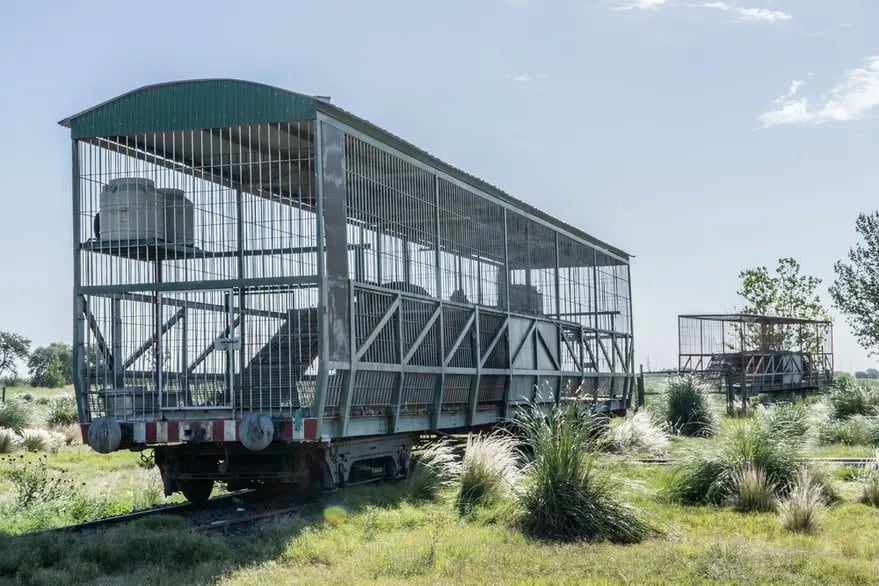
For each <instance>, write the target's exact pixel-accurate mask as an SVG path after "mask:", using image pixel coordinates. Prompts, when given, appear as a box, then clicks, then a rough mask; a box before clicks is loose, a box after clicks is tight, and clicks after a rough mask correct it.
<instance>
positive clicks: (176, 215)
mask: <svg viewBox="0 0 879 586" xmlns="http://www.w3.org/2000/svg"><path fill="white" fill-rule="evenodd" d="M158 192H159V194H160V195H162V196H163V197H164V205H165V235H164V239H165V241H166V242H173V243H174V244H184V245H187V246H192V245H193V244H195V223H194V220H193V218H194V216H195V206H194V205H193V204H192V202H191V201H189V200H188V199H186V196H185V195H184V191H183V190H182V189H170V188H159V189H158Z"/></svg>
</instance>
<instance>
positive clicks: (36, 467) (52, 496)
mask: <svg viewBox="0 0 879 586" xmlns="http://www.w3.org/2000/svg"><path fill="white" fill-rule="evenodd" d="M0 463H2V464H4V465H5V466H4V468H3V469H2V470H0V475H2V476H3V477H5V478H6V479H8V480H9V481H10V482H12V485H13V486H14V488H15V497H16V502H17V503H18V505H19V506H20V507H24V508H26V507H29V506H31V505H35V504H53V505H59V506H63V505H66V504H69V503H70V502H71V501H72V500H73V498H74V497H75V495H76V487H75V485H74V484H73V480H71V479H70V477H69V476H68V475H67V473H66V472H65V471H64V470H52V469H51V468H49V466H48V465H47V464H46V459H45V456H43V457H41V458H38V459H36V460H22V459H20V458H15V457H7V458H5V459H2V460H0Z"/></svg>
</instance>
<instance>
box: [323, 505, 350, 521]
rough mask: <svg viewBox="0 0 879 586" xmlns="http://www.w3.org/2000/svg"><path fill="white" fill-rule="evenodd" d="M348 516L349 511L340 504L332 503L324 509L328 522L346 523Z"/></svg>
mask: <svg viewBox="0 0 879 586" xmlns="http://www.w3.org/2000/svg"><path fill="white" fill-rule="evenodd" d="M347 518H348V511H346V510H345V509H343V508H342V507H340V506H338V505H332V506H329V507H327V508H326V509H324V519H325V520H326V521H327V523H332V524H333V525H339V524H340V523H344V522H345V520H346V519H347Z"/></svg>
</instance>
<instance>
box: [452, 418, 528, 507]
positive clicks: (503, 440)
mask: <svg viewBox="0 0 879 586" xmlns="http://www.w3.org/2000/svg"><path fill="white" fill-rule="evenodd" d="M516 447H517V445H516V439H515V438H514V437H513V436H511V435H510V434H509V433H507V432H505V431H497V432H494V433H492V434H490V435H484V434H481V433H480V434H470V435H469V436H467V445H466V447H465V448H464V457H463V458H462V459H461V466H460V474H459V475H458V478H457V483H458V485H459V487H458V497H457V499H456V505H457V507H458V512H459V513H461V514H462V515H464V514H469V513H471V512H472V511H473V510H474V509H475V508H476V507H477V506H485V505H491V504H493V503H495V502H498V501H501V500H503V499H504V498H505V497H507V496H509V495H510V494H512V492H513V488H514V486H515V485H516V483H517V481H518V479H519V462H518V452H517V449H516Z"/></svg>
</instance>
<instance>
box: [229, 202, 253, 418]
mask: <svg viewBox="0 0 879 586" xmlns="http://www.w3.org/2000/svg"><path fill="white" fill-rule="evenodd" d="M235 215H236V216H237V218H236V223H237V228H238V229H237V231H238V239H237V240H238V242H237V245H238V246H237V249H238V250H237V252H238V279H239V280H243V279H244V278H245V277H246V274H245V271H246V268H245V263H244V194H242V193H241V189H240V188H239V189H236V190H235ZM238 307H239V311H238V319H239V320H240V321H239V325H238V337H239V339H240V340H241V350H240V351H239V352H238V369H239V372H240V374H241V379H242V380H241V385H240V387H241V388H240V389H239V392H241V393H243V391H244V384H245V383H244V380H243V379H244V371H245V369H246V368H247V352H245V348H247V339H246V332H247V327H246V320H247V318H246V313H247V312H246V311H245V309H246V307H247V303H246V296H245V290H244V287H243V286H241V287H239V288H238ZM231 327H232V326H231V322H230V330H229V337H233V336H234V335H235V334H234V332H233V331H232V329H231ZM248 386H250V385H248ZM241 398H242V401H235V399H234V397H233V396H230V397H229V401H231V402H232V405H234V406H237V408H238V409H239V410H240V409H241V405H240V403H243V399H244V397H243V396H242V397H241ZM236 404H237V405H236ZM250 406H251V407H252V406H253V405H250ZM232 416H233V417H235V407H233V409H232Z"/></svg>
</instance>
